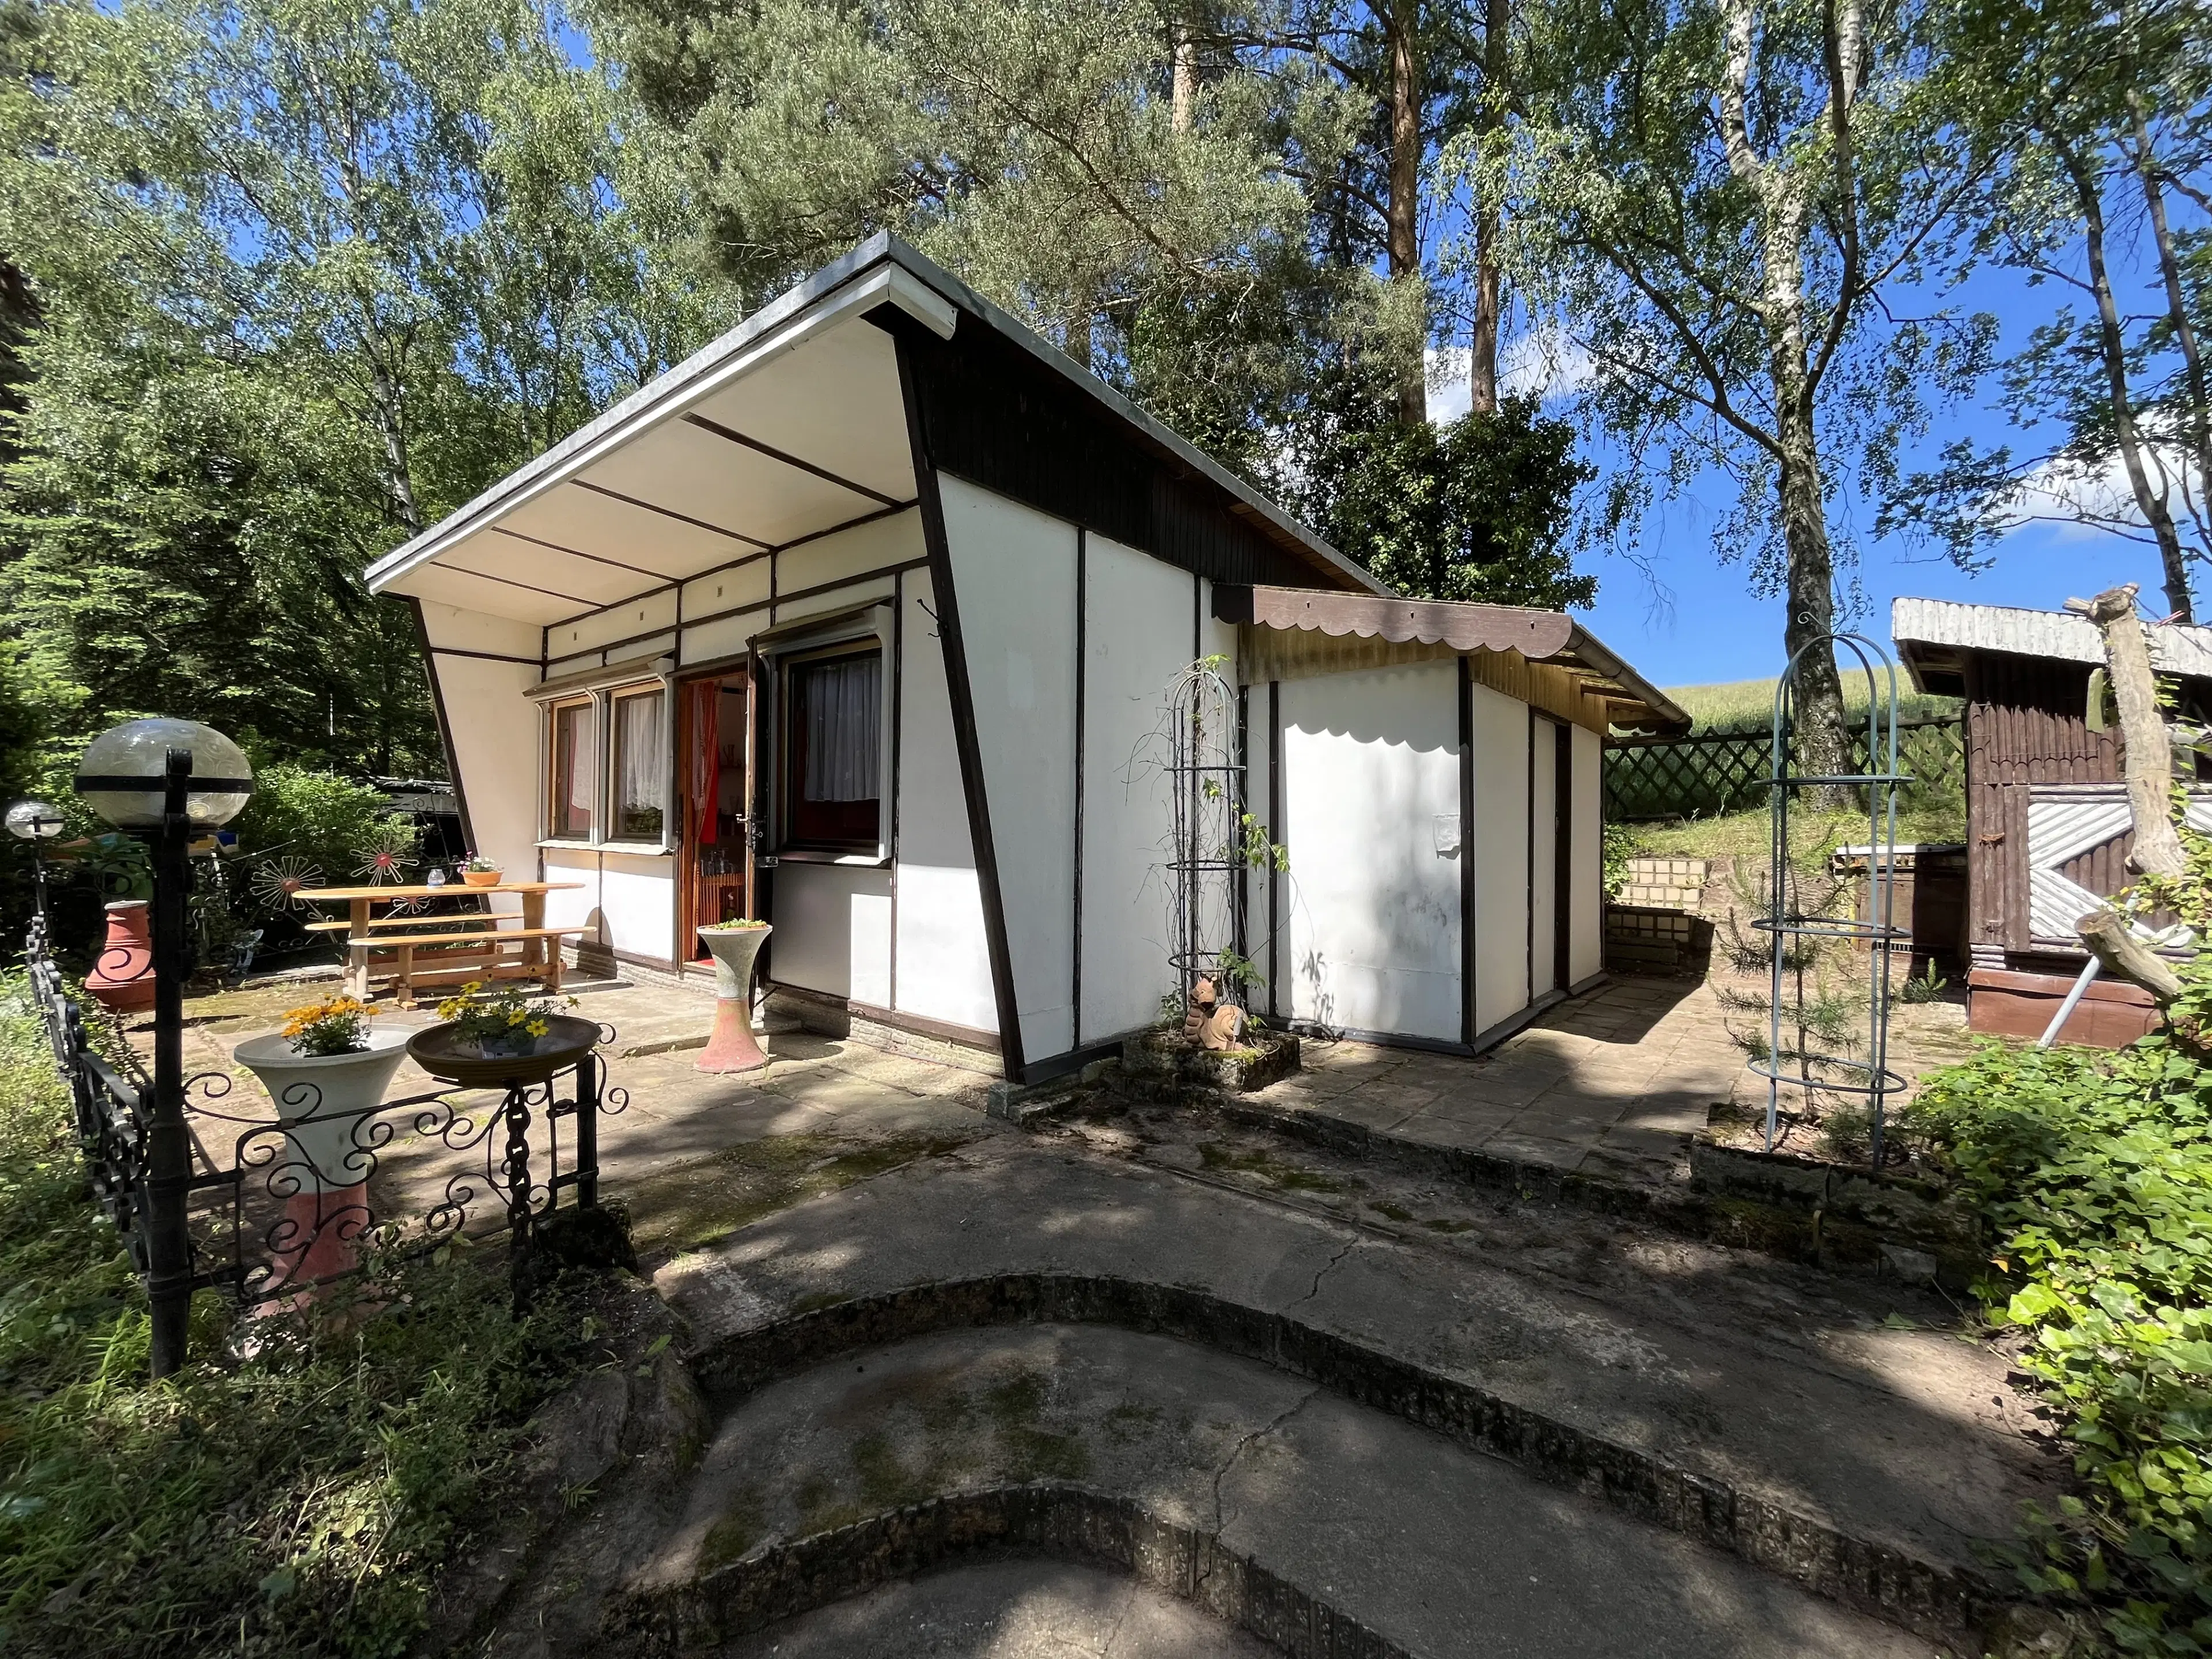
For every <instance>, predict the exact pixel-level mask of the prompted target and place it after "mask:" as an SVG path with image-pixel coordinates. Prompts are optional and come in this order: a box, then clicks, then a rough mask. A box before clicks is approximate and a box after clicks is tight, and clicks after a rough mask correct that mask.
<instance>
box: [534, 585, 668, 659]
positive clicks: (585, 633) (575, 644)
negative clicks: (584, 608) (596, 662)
mask: <svg viewBox="0 0 2212 1659" xmlns="http://www.w3.org/2000/svg"><path fill="white" fill-rule="evenodd" d="M675 623H676V590H675V589H673V588H670V589H667V590H666V591H665V592H659V593H654V594H651V595H649V596H648V597H647V598H645V599H632V600H631V601H630V602H629V604H627V605H617V606H616V607H615V608H614V609H613V610H611V611H601V612H599V615H598V616H596V617H584V618H582V619H581V620H580V621H577V622H573V623H565V624H563V625H562V626H561V627H559V628H553V629H547V630H546V639H545V644H546V649H547V651H548V652H549V653H551V654H553V655H556V656H558V655H562V654H568V655H574V654H575V653H578V652H581V651H589V650H592V649H593V648H594V647H605V646H607V645H610V644H611V643H612V642H613V641H617V640H626V639H628V638H629V637H630V635H633V634H643V633H645V632H647V631H648V630H649V629H659V628H671V627H673V626H674V625H675ZM614 648H615V652H616V654H617V658H618V659H619V658H623V657H640V656H643V655H645V654H646V653H647V652H649V651H651V650H652V649H653V647H652V644H651V642H650V641H640V642H639V643H638V644H637V645H635V646H634V647H633V646H628V645H621V646H616V647H614Z"/></svg>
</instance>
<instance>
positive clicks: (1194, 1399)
mask: <svg viewBox="0 0 2212 1659" xmlns="http://www.w3.org/2000/svg"><path fill="white" fill-rule="evenodd" d="M671 1516H672V1519H673V1524H672V1526H671V1528H670V1530H669V1532H668V1533H667V1534H666V1535H665V1537H663V1538H662V1539H661V1540H660V1541H659V1543H658V1544H657V1546H656V1547H655V1548H654V1550H653V1555H652V1559H650V1561H649V1562H647V1564H646V1565H644V1566H643V1567H642V1569H641V1571H639V1572H638V1573H637V1574H636V1575H635V1577H633V1578H632V1579H631V1580H630V1582H629V1585H628V1586H627V1587H626V1589H625V1590H624V1591H623V1593H622V1595H620V1596H619V1597H618V1599H617V1605H616V1607H615V1608H614V1610H613V1612H612V1613H611V1617H610V1620H609V1623H608V1631H609V1635H610V1638H611V1646H610V1648H609V1649H608V1651H610V1652H620V1651H621V1650H623V1645H624V1638H629V1637H631V1636H633V1635H635V1636H636V1637H638V1638H643V1637H645V1636H646V1635H647V1634H648V1633H649V1634H650V1635H651V1636H652V1637H653V1638H654V1639H655V1641H656V1642H657V1643H658V1644H659V1649H660V1650H661V1651H664V1652H665V1651H669V1650H671V1648H672V1650H673V1651H674V1652H676V1653H678V1654H685V1653H696V1654H707V1653H714V1654H720V1655H730V1654H732V1653H744V1652H775V1653H778V1654H780V1655H788V1654H790V1653H793V1652H794V1651H797V1652H805V1651H807V1650H808V1644H809V1642H810V1641H811V1642H813V1643H814V1644H815V1650H817V1651H825V1652H826V1651H829V1649H827V1648H823V1647H821V1646H820V1645H819V1641H820V1637H819V1636H818V1635H817V1634H816V1632H820V1631H821V1630H822V1628H823V1625H824V1624H825V1623H834V1625H835V1626H836V1627H838V1628H842V1629H843V1630H845V1631H848V1632H851V1631H854V1630H855V1628H856V1627H857V1628H858V1629H859V1630H860V1631H863V1632H865V1631H867V1630H869V1629H871V1628H874V1629H876V1630H880V1628H881V1626H882V1623H883V1621H884V1620H885V1619H887V1618H890V1617H894V1616H895V1613H894V1611H893V1608H894V1607H895V1605H896V1602H897V1601H902V1600H903V1601H908V1602H911V1601H913V1599H914V1598H913V1596H912V1595H911V1593H910V1592H909V1593H907V1594H905V1595H890V1596H886V1597H885V1598H884V1602H885V1604H884V1605H882V1606H879V1607H878V1608H876V1609H869V1608H866V1607H842V1608H840V1609H839V1611H838V1613H836V1615H834V1616H833V1618H832V1619H831V1620H824V1619H823V1616H822V1615H821V1614H820V1613H816V1614H815V1616H814V1618H813V1619H812V1620H806V1619H801V1620H799V1623H798V1624H797V1625H795V1626H783V1627H781V1628H777V1627H776V1621H777V1620H778V1619H779V1618H788V1617H790V1616H791V1615H792V1614H793V1612H795V1611H799V1610H803V1609H807V1608H809V1607H810V1605H811V1606H819V1605H820V1604H821V1603H822V1602H823V1601H826V1600H827V1599H828V1597H827V1596H826V1595H825V1594H824V1592H825V1591H827V1592H830V1593H833V1594H834V1593H836V1592H840V1591H843V1592H849V1591H851V1590H853V1589H862V1590H869V1589H876V1588H877V1587H878V1586H881V1585H884V1584H886V1583H890V1581H893V1580H895V1579H898V1578H902V1577H908V1575H910V1574H911V1573H913V1572H914V1571H917V1570H921V1571H927V1570H928V1569H930V1568H932V1567H940V1566H945V1565H954V1564H959V1563H963V1562H968V1561H973V1560H975V1559H977V1558H979V1557H981V1556H985V1555H987V1554H989V1553H1000V1552H1005V1551H1008V1550H1018V1551H1024V1552H1035V1553H1042V1554H1046V1555H1059V1554H1068V1555H1079V1556H1081V1557H1083V1558H1085V1559H1090V1560H1091V1561H1102V1560H1103V1561H1104V1562H1106V1563H1108V1564H1109V1565H1113V1566H1115V1567H1118V1568H1119V1569H1121V1571H1124V1572H1127V1573H1130V1574H1132V1575H1133V1577H1135V1578H1136V1580H1137V1581H1138V1583H1139V1584H1140V1585H1144V1586H1148V1587H1151V1588H1152V1589H1156V1590H1164V1591H1165V1592H1167V1593H1168V1594H1170V1595H1175V1596H1176V1597H1179V1598H1182V1599H1183V1600H1184V1601H1185V1602H1186V1604H1187V1605H1188V1606H1190V1607H1194V1608H1196V1609H1200V1610H1203V1611H1204V1612H1206V1613H1210V1614H1212V1617H1213V1618H1214V1619H1215V1620H1218V1621H1219V1622H1220V1624H1221V1625H1222V1626H1228V1627H1229V1629H1227V1630H1224V1631H1221V1632H1219V1633H1218V1637H1217V1638H1216V1640H1215V1641H1214V1642H1213V1643H1212V1644H1209V1645H1207V1646H1205V1647H1203V1648H1198V1647H1194V1646H1193V1645H1192V1643H1191V1638H1192V1637H1193V1635H1194V1634H1196V1633H1197V1632H1192V1631H1190V1629H1189V1628H1188V1623H1187V1622H1186V1623H1185V1625H1184V1626H1183V1628H1182V1630H1181V1631H1179V1632H1177V1634H1178V1635H1179V1636H1180V1637H1181V1638H1182V1642H1183V1644H1184V1645H1183V1648H1182V1650H1183V1651H1187V1652H1204V1653H1208V1654H1227V1653H1231V1652H1234V1651H1237V1650H1239V1644H1237V1643H1236V1642H1235V1641H1234V1639H1233V1637H1232V1635H1231V1632H1235V1631H1246V1632H1257V1633H1259V1634H1261V1635H1264V1636H1267V1637H1269V1638H1273V1640H1274V1641H1277V1642H1279V1641H1280V1640H1281V1638H1282V1637H1283V1636H1284V1635H1285V1634H1286V1633H1288V1632H1299V1633H1306V1632H1314V1631H1316V1629H1319V1630H1326V1631H1328V1632H1330V1634H1331V1637H1332V1638H1333V1644H1334V1645H1332V1646H1331V1647H1329V1648H1328V1649H1327V1650H1326V1651H1330V1652H1338V1653H1343V1652H1360V1653H1376V1652H1379V1653H1386V1654H1398V1655H1414V1654H1419V1655H1428V1656H1437V1659H1446V1656H1455V1655H1468V1656H1474V1655H1478V1654H1480V1655H1489V1654H1498V1653H1529V1654H1535V1653H1542V1654H1545V1655H1548V1656H1556V1659H1598V1656H1615V1655H1627V1654H1635V1655H1639V1656H1648V1659H1692V1656H1696V1659H1709V1656H1746V1659H1748V1656H1754V1655H1758V1656H1765V1655H1773V1656H1783V1655H1799V1654H1805V1653H1819V1654H1823V1655H1827V1656H1832V1659H1927V1656H1932V1655H1933V1654H1934V1653H1935V1652H1936V1648H1935V1646H1934V1645H1933V1644H1929V1643H1928V1642H1926V1641H1923V1640H1922V1639H1919V1638H1915V1637H1912V1636H1910V1635H1908V1634H1906V1633H1905V1632H1902V1631H1900V1630H1898V1629H1896V1628H1894V1627H1893V1626H1888V1625H1886V1624H1883V1623H1881V1622H1879V1621H1876V1620H1872V1619H1869V1618H1867V1617H1864V1616H1863V1615H1860V1614H1857V1613H1850V1612H1847V1611H1845V1610H1844V1609H1843V1608H1841V1607H1836V1606H1833V1605H1832V1604H1830V1603H1827V1602H1825V1601H1820V1600H1817V1599H1814V1598H1813V1597H1809V1596H1807V1595H1802V1594H1801V1593H1800V1592H1798V1591H1797V1590H1796V1589H1795V1588H1793V1587H1792V1586H1790V1585H1789V1584H1787V1583H1784V1581H1782V1580H1781V1579H1779V1578H1778V1577H1773V1576H1771V1575H1770V1574H1766V1573H1763V1572H1760V1571H1758V1570H1757V1569H1755V1568H1753V1567H1752V1566H1751V1565H1747V1563H1744V1562H1742V1561H1740V1560H1736V1559H1731V1558H1730V1557H1729V1556H1727V1555H1725V1554H1723V1553H1720V1552H1718V1551H1715V1550H1711V1549H1708V1548H1705V1547H1701V1546H1699V1545H1698V1544H1695V1543H1693V1542H1692V1541H1690V1540H1689V1539H1687V1538H1686V1537H1683V1536H1682V1535H1680V1534H1677V1533H1672V1532H1667V1531H1662V1530H1659V1529H1656V1528H1649V1527H1644V1526H1640V1525H1638V1523H1636V1522H1633V1521H1632V1520H1630V1519H1628V1518H1627V1517H1626V1516H1622V1515H1620V1513H1618V1512H1617V1511H1616V1510H1613V1509H1610V1508H1608V1507H1607V1506H1605V1505H1603V1504H1598V1503H1595V1502H1592V1501H1591V1500H1590V1499H1589V1498H1585V1497H1583V1496H1581V1495H1579V1494H1577V1493H1575V1492H1565V1491H1561V1490H1559V1489H1558V1488H1556V1487H1554V1486H1547V1485H1544V1484H1542V1483H1540V1482H1538V1481H1536V1480H1532V1479H1531V1478H1529V1477H1528V1475H1527V1474H1523V1473H1522V1472H1521V1471H1519V1470H1517V1469H1515V1468H1512V1467H1510V1465H1508V1464H1506V1463H1504V1462H1500V1461H1499V1460H1498V1459H1495V1458H1491V1457H1486V1456H1483V1455H1480V1454H1479V1453H1476V1452H1474V1451H1472V1450H1470V1449H1467V1448H1466V1447H1464V1446H1462V1445H1459V1444H1456V1443H1454V1442H1452V1441H1451V1440H1449V1439H1447V1438H1446V1437H1443V1436H1441V1435H1438V1434H1437V1433H1435V1432H1433V1431H1430V1430H1427V1429H1424V1428H1421V1427H1418V1426H1416V1425H1413V1424H1411V1423H1408V1422H1406V1421H1404V1420H1402V1419H1399V1418H1397V1417H1395V1416H1393V1415H1391V1414H1389V1413H1385V1412H1381V1411H1377V1410H1376V1409H1374V1408H1373V1407H1368V1406H1364V1405H1361V1404H1358V1403H1355V1402H1354V1401H1351V1400H1348V1399H1346V1398H1345V1397H1343V1396H1342V1395H1339V1394H1337V1393H1335V1392H1334V1391H1333V1390H1331V1389H1328V1388H1326V1387H1323V1386H1321V1385H1319V1384H1316V1383H1311V1382H1309V1381H1307V1380H1305V1379H1303V1378H1300V1377H1297V1376H1291V1375H1287V1374H1285V1372H1284V1371H1282V1370H1279V1369H1278V1368H1275V1367H1273V1366H1269V1365H1266V1364H1261V1363H1259V1362H1257V1361H1255V1360H1252V1359H1249V1358H1240V1357H1236V1356H1232V1355H1229V1354H1225V1353H1222V1352H1218V1351H1215V1350H1213V1349H1211V1348H1209V1347H1207V1346H1202V1345H1199V1344H1194V1343H1191V1342H1187V1341H1182V1340H1176V1339H1175V1338H1172V1337H1168V1336H1163V1335H1157V1334H1146V1333H1139V1332H1133V1331H1126V1330H1116V1329H1103V1328H1095V1327H1080V1326H1078V1327H1070V1326H1061V1325H1030V1326H1023V1327H1019V1328H1013V1329H982V1330H974V1329H970V1330H957V1331H948V1332H943V1333H939V1334H934V1335H930V1336H925V1337H921V1338H917V1339H915V1340H908V1341H905V1342H900V1343H896V1344H893V1345H890V1346H886V1347H878V1348H872V1349H870V1350H868V1351H866V1352H865V1353H862V1354H858V1355H854V1356H852V1357H850V1358H841V1359H836V1360H829V1361H826V1362H824V1363H823V1364H818V1365H817V1366H814V1367H812V1368H811V1369H808V1370H803V1371H800V1372H799V1373H798V1374H796V1375H794V1376H788V1377H787V1378H785V1379H783V1380H781V1381H779V1382H776V1383H771V1384H769V1385H767V1386H765V1387H763V1388H760V1389H757V1390H756V1391H754V1392H752V1393H751V1394H750V1395H747V1396H745V1397H744V1398H743V1399H742V1400H740V1401H738V1402H737V1403H736V1404H735V1405H734V1407H732V1409H731V1410H730V1411H729V1413H727V1415H726V1417H725V1418H724V1419H722V1421H721V1423H720V1426H719V1429H718V1431H717V1432H716V1433H715V1435H714V1439H713V1441H712V1443H710V1444H709V1445H708V1449H707V1450H706V1453H705V1455H704V1456H703V1457H702V1460H701V1462H700V1465H699V1468H698V1470H697V1472H696V1474H694V1475H693V1477H692V1478H691V1480H690V1482H689V1483H688V1486H687V1489H686V1490H685V1491H684V1493H683V1494H682V1495H681V1497H680V1498H678V1500H677V1501H676V1503H675V1504H673V1505H672V1507H671ZM925 1582H927V1581H925ZM1024 1622H1028V1621H1027V1619H1026V1617H1025V1618H1024ZM756 1632H757V1635H756ZM905 1633H906V1637H907V1640H908V1644H909V1645H907V1646H904V1647H902V1648H896V1649H892V1650H896V1651H900V1652H902V1653H939V1654H953V1653H962V1654H974V1655H977V1656H979V1659H980V1656H981V1655H982V1654H984V1653H988V1654H991V1655H994V1656H997V1655H1002V1654H1006V1653H1008V1652H1014V1653H1022V1652H1037V1653H1042V1652H1046V1651H1053V1652H1066V1651H1068V1650H1069V1649H1068V1648H1066V1647H1063V1648H1060V1649H1054V1650H1046V1649H1043V1648H1041V1647H1037V1646H1035V1645H1032V1646H1030V1647H1028V1648H1024V1647H1021V1646H1012V1647H1009V1646H1006V1645H1002V1644H990V1645H985V1644H981V1643H978V1642H976V1641H975V1640H974V1639H973V1638H969V1639H966V1640H963V1639H962V1638H960V1637H959V1636H958V1635H957V1634H955V1633H950V1632H943V1631H942V1630H941V1629H940V1628H938V1627H932V1628H930V1629H929V1631H928V1632H927V1639H921V1640H918V1639H916V1638H921V1637H922V1636H923V1635H924V1632H923V1631H922V1630H921V1628H918V1627H916V1626H908V1629H907V1631H906V1632H905ZM1068 1634H1071V1632H1062V1635H1063V1636H1066V1635H1068ZM948 1635H950V1638H951V1639H947V1637H948ZM794 1637H795V1638H796V1640H797V1642H798V1644H799V1645H797V1646H796V1647H794V1646H793V1644H792V1642H793V1638H794ZM671 1638H672V1640H671ZM1285 1645H1289V1646H1291V1647H1292V1650H1297V1646H1296V1645H1295V1644H1285ZM837 1651H841V1652H847V1651H850V1649H848V1648H840V1649H837ZM887 1651H888V1650H887ZM1114 1651H1115V1652H1116V1653H1121V1652H1124V1651H1127V1650H1126V1649H1125V1648H1123V1647H1121V1646H1120V1645H1117V1646H1115V1649H1114Z"/></svg>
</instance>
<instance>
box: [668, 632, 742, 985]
mask: <svg viewBox="0 0 2212 1659" xmlns="http://www.w3.org/2000/svg"><path fill="white" fill-rule="evenodd" d="M750 688H751V679H750V670H749V668H748V667H746V666H744V665H740V666H739V667H738V668H735V669H732V670H731V671H729V672H727V673H723V674H714V675H708V676H705V677H702V678H699V679H695V680H686V681H684V682H683V684H682V685H681V687H680V690H681V694H682V695H681V697H680V701H679V703H678V708H679V710H680V722H679V747H678V751H677V752H678V756H679V757H680V758H681V762H682V766H681V793H682V798H683V808H684V840H683V859H684V883H683V896H682V899H681V901H680V902H681V904H682V907H683V908H682V911H681V915H682V916H683V919H684V925H683V927H682V930H681V933H682V937H681V939H679V940H678V955H679V957H680V959H681V960H683V961H685V962H703V961H706V960H707V959H708V954H707V947H706V946H705V945H702V944H701V943H700V941H699V929H700V928H702V927H708V926H711V925H712V924H713V923H715V922H718V921H738V920H739V919H740V918H748V919H749V918H751V917H754V916H756V915H757V914H758V912H757V909H756V908H755V903H754V900H755V875H754V870H753V862H752V823H751V819H750V811H751V800H752V796H751V782H752V766H753V754H754V744H753V714H754V702H755V700H754V698H753V697H752V696H751V694H750Z"/></svg>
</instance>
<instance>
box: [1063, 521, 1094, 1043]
mask: <svg viewBox="0 0 2212 1659" xmlns="http://www.w3.org/2000/svg"><path fill="white" fill-rule="evenodd" d="M1090 561H1091V532H1089V531H1087V530H1085V528H1084V527H1083V526H1081V525H1078V526H1075V879H1074V880H1073V883H1071V884H1070V886H1069V892H1070V894H1071V896H1072V898H1073V913H1074V917H1075V933H1074V935H1073V942H1072V943H1071V944H1070V945H1069V947H1068V964H1067V987H1068V1006H1069V1012H1068V1031H1069V1033H1070V1036H1069V1039H1068V1044H1067V1046H1068V1047H1069V1048H1081V1047H1082V1046H1083V729H1084V712H1083V694H1084V677H1085V673H1086V672H1087V671H1088V668H1089V665H1088V663H1087V662H1086V660H1085V653H1087V652H1088V650H1089V648H1090V641H1089V635H1088V628H1089V615H1088V613H1089V611H1090V602H1091V590H1090Z"/></svg>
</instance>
